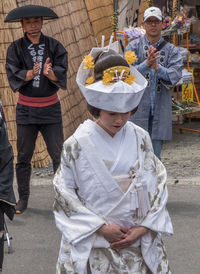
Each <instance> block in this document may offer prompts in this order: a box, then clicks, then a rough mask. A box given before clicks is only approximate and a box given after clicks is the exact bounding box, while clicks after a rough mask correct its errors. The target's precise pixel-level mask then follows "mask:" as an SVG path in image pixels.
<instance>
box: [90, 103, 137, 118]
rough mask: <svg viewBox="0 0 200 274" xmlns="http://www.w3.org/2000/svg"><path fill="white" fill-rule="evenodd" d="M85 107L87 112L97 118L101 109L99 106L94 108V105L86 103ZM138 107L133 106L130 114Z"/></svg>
mask: <svg viewBox="0 0 200 274" xmlns="http://www.w3.org/2000/svg"><path fill="white" fill-rule="evenodd" d="M87 109H88V111H89V113H90V114H91V115H92V116H93V117H94V118H96V119H98V118H99V116H100V111H101V109H99V108H96V107H93V106H91V105H90V104H88V103H87ZM137 109H138V107H136V108H134V109H133V110H131V115H133V114H134V113H135V112H136V111H137Z"/></svg>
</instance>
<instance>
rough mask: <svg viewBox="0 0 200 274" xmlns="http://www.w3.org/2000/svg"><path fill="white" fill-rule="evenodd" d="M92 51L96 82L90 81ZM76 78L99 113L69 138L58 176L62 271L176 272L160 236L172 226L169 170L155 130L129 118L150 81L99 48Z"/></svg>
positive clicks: (56, 210) (59, 268)
mask: <svg viewBox="0 0 200 274" xmlns="http://www.w3.org/2000/svg"><path fill="white" fill-rule="evenodd" d="M129 54H130V56H132V55H131V53H129ZM91 56H92V57H93V58H94V62H95V67H94V75H95V82H94V83H92V84H86V85H85V83H86V82H88V80H87V77H88V76H89V75H90V73H91V69H90V67H93V63H92V57H91ZM90 79H91V78H90ZM77 83H78V85H79V87H80V89H81V91H82V93H83V95H84V96H85V98H86V101H87V103H88V110H89V111H90V113H91V114H92V115H93V117H94V118H95V119H94V120H93V121H92V120H89V119H88V120H86V121H85V122H84V123H83V124H81V125H80V126H79V127H78V129H77V130H76V131H75V133H74V134H73V135H72V136H71V137H70V138H69V139H67V140H66V141H65V143H64V146H63V152H62V157H61V165H60V167H59V169H58V171H57V173H56V175H55V178H54V187H55V193H56V196H55V203H54V214H55V219H56V225H57V227H58V228H59V229H60V231H61V232H62V241H61V247H60V253H59V258H58V263H57V272H56V273H57V274H61V273H62V274H64V273H68V274H70V273H73V274H75V273H77V274H90V273H92V274H104V273H110V274H111V273H112V274H114V273H116V274H125V273H126V274H134V273H135V274H136V273H137V274H139V273H141V274H146V273H162V274H163V273H171V272H170V270H169V266H168V261H167V258H166V253H165V248H164V245H163V242H162V239H161V234H166V235H171V234H172V233H173V228H172V224H171V220H170V217H169V215H168V212H167V210H166V203H167V197H168V193H167V187H166V170H165V167H164V166H163V164H162V163H161V162H160V160H159V159H158V158H157V157H156V156H155V155H154V154H153V150H152V145H151V140H150V137H149V135H148V133H147V132H146V131H145V130H143V129H142V128H140V127H138V126H136V125H135V124H133V123H132V122H129V121H128V119H129V117H130V114H131V112H132V111H134V110H135V109H136V108H137V105H138V104H139V102H140V99H141V97H142V95H143V91H144V89H145V87H146V85H147V81H146V80H145V78H143V76H142V75H141V74H140V73H139V72H138V71H137V70H136V69H135V68H133V67H132V68H129V65H128V63H127V62H126V61H125V59H124V58H123V57H121V56H120V55H118V54H117V53H116V52H115V51H113V50H111V49H110V48H109V49H107V48H94V49H92V51H91V53H90V55H89V57H88V56H87V57H86V58H85V59H84V61H83V62H82V64H81V66H80V68H79V71H78V74H77Z"/></svg>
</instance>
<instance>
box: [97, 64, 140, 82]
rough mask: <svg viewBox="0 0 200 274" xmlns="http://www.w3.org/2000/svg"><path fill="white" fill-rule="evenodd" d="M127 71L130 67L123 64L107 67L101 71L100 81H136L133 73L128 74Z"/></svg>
mask: <svg viewBox="0 0 200 274" xmlns="http://www.w3.org/2000/svg"><path fill="white" fill-rule="evenodd" d="M129 73H130V68H129V67H125V66H116V67H111V68H108V69H106V70H104V72H103V79H102V83H103V84H104V85H110V84H113V83H115V82H117V81H119V80H121V81H124V82H125V83H127V84H129V85H131V84H132V83H133V82H135V81H136V79H135V76H134V75H129Z"/></svg>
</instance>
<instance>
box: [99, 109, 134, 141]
mask: <svg viewBox="0 0 200 274" xmlns="http://www.w3.org/2000/svg"><path fill="white" fill-rule="evenodd" d="M130 115H131V112H130V111H129V112H126V113H118V112H112V111H107V110H101V111H100V115H99V118H98V119H97V124H98V125H99V126H100V127H102V128H103V129H104V130H105V131H106V132H107V133H108V134H110V135H111V136H112V137H113V136H114V135H115V134H116V133H117V132H118V131H120V129H121V128H122V127H123V126H124V125H125V124H126V122H127V121H128V119H129V117H130Z"/></svg>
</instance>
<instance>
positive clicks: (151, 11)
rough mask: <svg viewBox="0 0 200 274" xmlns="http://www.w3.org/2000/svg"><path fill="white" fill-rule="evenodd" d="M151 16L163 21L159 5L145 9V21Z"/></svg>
mask: <svg viewBox="0 0 200 274" xmlns="http://www.w3.org/2000/svg"><path fill="white" fill-rule="evenodd" d="M149 17H156V18H157V19H158V20H160V21H162V19H163V18H162V12H161V10H160V9H159V8H157V7H150V8H148V9H146V10H145V12H144V22H145V21H146V20H147V19H148V18H149Z"/></svg>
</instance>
